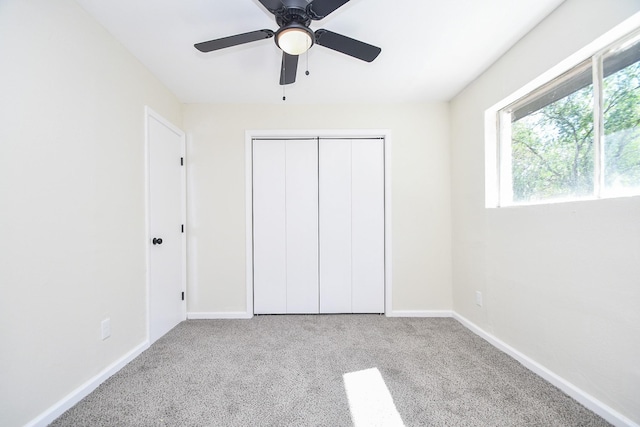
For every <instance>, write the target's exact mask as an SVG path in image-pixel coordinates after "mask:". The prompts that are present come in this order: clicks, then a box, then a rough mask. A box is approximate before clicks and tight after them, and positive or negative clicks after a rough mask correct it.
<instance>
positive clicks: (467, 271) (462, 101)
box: [451, 0, 640, 422]
mask: <svg viewBox="0 0 640 427" xmlns="http://www.w3.org/2000/svg"><path fill="white" fill-rule="evenodd" d="M638 10H640V1H631V0H615V1H606V2H605V1H601V0H567V1H566V2H565V3H563V4H562V5H561V6H560V7H559V8H558V9H557V10H556V11H555V12H553V13H552V14H551V15H550V16H549V17H548V18H547V19H546V20H545V21H543V22H542V23H541V24H540V25H539V26H538V27H537V28H535V29H534V30H533V31H532V32H531V33H530V34H528V35H527V36H526V37H525V38H523V39H522V40H521V41H520V42H519V43H518V44H516V46H515V47H513V48H512V49H511V50H510V51H509V52H508V53H507V54H506V55H505V56H503V57H502V58H501V59H500V60H499V61H498V62H497V63H495V64H494V65H493V66H492V67H491V68H490V69H489V70H488V71H487V72H485V73H484V74H483V75H482V76H481V77H480V78H478V79H477V80H476V81H475V82H474V83H472V84H471V85H470V86H469V87H467V88H466V89H465V90H464V91H463V92H462V93H460V94H459V95H458V96H457V97H456V98H455V99H454V100H453V101H452V103H451V137H452V159H453V162H452V192H453V193H452V211H453V272H454V273H453V298H454V310H455V311H456V312H457V313H459V314H461V315H462V316H464V317H466V318H467V319H469V320H471V321H472V322H474V323H475V324H476V325H478V326H479V327H480V328H482V329H484V330H485V331H487V332H489V333H491V334H493V335H494V336H496V337H497V338H499V339H500V340H502V341H504V342H506V343H507V344H509V345H511V346H512V347H514V348H515V349H516V350H518V351H520V352H522V353H524V354H525V355H526V356H528V357H530V358H532V359H533V360H534V361H536V362H538V363H539V364H541V365H543V366H544V367H546V368H548V369H550V370H551V371H552V372H554V373H556V374H557V375H559V376H561V377H562V378H564V379H565V380H567V381H568V382H570V383H572V384H574V385H575V386H577V387H579V388H580V389H582V390H583V391H585V392H586V393H588V394H590V395H592V396H593V397H595V398H596V399H599V400H600V401H601V402H604V403H605V404H606V405H609V406H610V407H612V408H613V409H614V410H616V411H619V412H620V413H622V414H624V415H626V416H627V417H629V418H631V419H632V420H634V421H635V422H640V371H638V363H639V361H640V309H639V307H640V197H633V198H625V199H613V200H600V201H587V202H579V203H578V202H576V203H565V204H554V205H546V206H530V207H517V208H501V209H485V208H484V123H483V120H484V111H485V110H486V109H487V108H489V107H491V106H492V105H493V104H495V103H497V102H498V101H500V100H501V99H503V98H504V97H506V96H508V95H510V94H511V93H512V92H514V91H515V90H517V89H519V88H520V87H521V86H523V85H525V84H526V83H528V82H529V81H530V80H532V79H534V78H535V77H537V76H538V75H540V74H542V73H543V72H545V71H546V70H547V69H549V68H551V67H552V66H554V65H556V64H557V63H558V62H560V61H561V60H563V59H564V58H565V57H568V56H569V55H571V54H573V53H574V52H576V51H578V50H579V49H580V48H582V47H583V46H585V45H587V44H588V43H590V42H591V41H593V40H594V39H596V38H597V37H598V36H600V35H601V34H603V33H604V32H606V31H607V30H609V29H611V28H612V27H613V26H615V25H616V24H618V23H619V22H621V21H623V20H624V19H626V18H628V17H630V16H631V15H632V14H633V13H635V12H637V11H638ZM476 290H479V291H482V292H483V294H484V306H483V307H482V308H480V307H478V306H476V305H475V300H474V298H475V291H476Z"/></svg>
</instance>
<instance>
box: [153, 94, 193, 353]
mask: <svg viewBox="0 0 640 427" xmlns="http://www.w3.org/2000/svg"><path fill="white" fill-rule="evenodd" d="M149 119H154V120H156V121H158V122H160V123H161V124H162V125H163V126H165V127H167V129H169V130H170V131H171V132H173V133H175V134H176V135H178V136H179V137H180V153H181V156H182V158H183V159H184V166H183V167H182V172H181V181H182V182H181V187H182V200H181V205H182V206H181V216H182V223H183V224H184V233H182V239H181V240H182V241H181V244H182V260H181V264H182V265H181V269H182V274H181V282H182V283H181V288H182V292H184V293H185V299H184V301H183V302H182V308H181V314H180V318H181V319H182V320H186V319H187V297H186V292H187V222H186V221H187V156H186V134H185V133H184V131H183V130H182V129H180V128H178V127H177V126H175V125H174V124H173V123H171V122H170V121H169V120H167V119H165V118H164V117H162V116H161V115H160V114H158V113H157V112H155V111H154V110H153V109H151V107H149V106H148V105H145V107H144V164H145V188H144V192H145V240H144V248H145V249H144V250H145V282H146V287H145V300H146V304H145V309H146V316H145V321H146V336H147V337H146V342H147V343H149V345H151V344H153V343H152V342H151V318H150V317H151V305H150V303H151V301H150V291H151V278H150V276H151V274H150V256H149V250H150V245H149V242H150V241H151V230H150V221H149V215H150V214H151V209H150V208H151V204H150V197H151V191H150V185H151V175H150V173H151V168H150V164H149V161H150V157H149V153H150V146H149V123H150V121H149ZM176 161H177V160H176Z"/></svg>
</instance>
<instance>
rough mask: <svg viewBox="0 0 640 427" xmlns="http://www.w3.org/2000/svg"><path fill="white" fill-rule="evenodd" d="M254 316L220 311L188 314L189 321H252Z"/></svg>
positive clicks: (239, 312)
mask: <svg viewBox="0 0 640 427" xmlns="http://www.w3.org/2000/svg"><path fill="white" fill-rule="evenodd" d="M252 317H253V314H251V313H249V312H246V311H220V312H216V311H214V312H200V313H194V312H191V313H187V319H189V320H193V319H199V320H202V319H251V318H252Z"/></svg>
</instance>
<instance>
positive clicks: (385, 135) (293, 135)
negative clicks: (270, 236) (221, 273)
mask: <svg viewBox="0 0 640 427" xmlns="http://www.w3.org/2000/svg"><path fill="white" fill-rule="evenodd" d="M305 138H344V139H357V138H366V139H373V138H382V139H384V282H385V289H384V292H385V298H384V312H385V315H386V316H391V315H392V313H393V308H392V307H393V305H392V299H391V297H392V279H391V278H392V271H391V267H392V263H391V259H392V258H391V196H392V194H391V131H390V130H388V129H349V130H248V131H246V132H245V209H246V211H245V224H246V225H245V229H246V234H245V236H246V237H245V239H246V240H245V247H246V263H245V269H246V274H245V276H246V301H247V303H246V312H245V313H244V316H242V317H245V318H250V317H253V312H254V307H253V156H252V153H253V143H254V140H255V139H305Z"/></svg>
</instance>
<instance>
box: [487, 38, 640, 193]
mask: <svg viewBox="0 0 640 427" xmlns="http://www.w3.org/2000/svg"><path fill="white" fill-rule="evenodd" d="M498 140H499V141H498V142H499V161H498V163H499V172H498V173H499V179H498V183H499V198H500V203H499V204H500V205H512V204H529V203H538V202H548V201H555V200H576V199H584V198H594V197H595V198H598V197H613V196H620V195H632V194H640V34H635V36H632V37H627V38H626V39H623V40H621V41H619V42H617V43H615V44H614V45H612V46H609V47H608V48H606V49H604V50H602V51H600V52H598V53H596V54H595V55H593V56H592V57H591V58H589V59H587V60H586V61H584V62H582V63H580V64H578V65H576V66H575V67H573V68H572V69H571V70H569V71H567V72H566V73H564V74H562V75H561V76H559V77H557V78H555V79H554V80H552V81H551V82H549V83H547V84H546V85H543V86H541V87H539V88H538V89H536V90H534V91H532V92H530V93H529V94H527V95H525V96H524V97H522V98H520V99H518V100H517V101H515V102H513V103H511V104H509V105H508V106H506V107H505V108H502V109H501V110H499V111H498Z"/></svg>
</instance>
